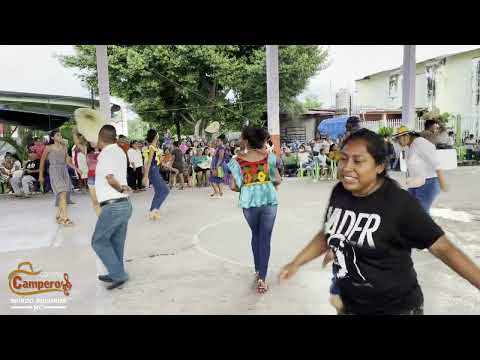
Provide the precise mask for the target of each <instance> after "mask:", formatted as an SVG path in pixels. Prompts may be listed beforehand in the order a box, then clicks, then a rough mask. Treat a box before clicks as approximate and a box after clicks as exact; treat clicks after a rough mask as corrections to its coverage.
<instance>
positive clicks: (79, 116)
mask: <svg viewBox="0 0 480 360" xmlns="http://www.w3.org/2000/svg"><path fill="white" fill-rule="evenodd" d="M74 118H75V122H76V123H77V129H78V132H79V133H80V134H82V135H83V137H84V138H85V139H86V140H87V141H90V142H97V141H98V133H99V132H100V129H101V128H102V127H103V125H106V124H107V120H106V119H105V118H104V117H103V115H102V114H101V113H100V112H98V111H96V110H93V109H87V108H80V109H77V110H75V112H74Z"/></svg>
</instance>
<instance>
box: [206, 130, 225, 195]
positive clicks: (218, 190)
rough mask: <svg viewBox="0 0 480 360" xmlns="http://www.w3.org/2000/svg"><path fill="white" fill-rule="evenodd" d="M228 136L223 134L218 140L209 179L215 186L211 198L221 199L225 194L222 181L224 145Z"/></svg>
mask: <svg viewBox="0 0 480 360" xmlns="http://www.w3.org/2000/svg"><path fill="white" fill-rule="evenodd" d="M226 139H227V138H226V136H225V135H224V134H221V135H220V136H219V137H218V138H217V141H216V145H217V146H216V148H215V153H214V155H213V159H212V166H211V170H210V171H211V175H210V178H209V179H208V180H209V181H210V184H211V185H212V188H213V194H211V195H210V197H211V198H214V199H220V198H221V197H222V196H223V190H222V183H223V177H224V174H225V172H224V157H225V146H224V145H223V144H224V143H225V141H226Z"/></svg>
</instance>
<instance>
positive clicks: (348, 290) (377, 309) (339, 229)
mask: <svg viewBox="0 0 480 360" xmlns="http://www.w3.org/2000/svg"><path fill="white" fill-rule="evenodd" d="M324 231H325V234H326V237H327V241H328V244H329V246H330V247H331V248H332V250H333V252H334V253H335V261H334V264H333V266H334V274H335V277H336V281H337V283H338V286H339V288H340V295H341V298H342V301H343V303H344V305H345V309H346V310H347V311H348V312H352V313H356V314H395V313H400V312H402V311H405V310H409V309H412V308H415V307H417V306H420V305H422V304H423V294H422V291H421V289H420V286H419V284H418V282H417V274H416V272H415V270H414V268H413V262H412V259H411V249H412V248H417V249H425V248H429V247H430V246H431V245H432V244H433V243H434V242H435V241H436V240H437V239H438V238H440V237H441V236H442V235H443V234H444V232H443V230H442V229H441V228H440V227H439V226H438V225H437V224H435V222H434V221H433V220H432V218H431V217H430V216H429V215H428V214H427V213H426V212H425V210H424V209H423V208H422V207H421V206H420V204H419V202H418V201H417V200H416V199H415V198H414V197H412V196H411V195H410V194H409V193H408V192H407V191H405V190H403V189H401V188H400V187H399V186H398V184H397V183H395V181H394V180H391V179H388V178H387V179H385V182H384V184H383V185H382V186H381V187H380V188H379V189H378V190H377V191H375V192H374V193H373V194H370V195H368V196H366V197H356V196H353V195H352V194H351V193H350V192H349V191H347V190H345V189H344V187H343V185H342V183H338V184H337V185H336V186H335V188H334V189H333V191H332V194H331V197H330V202H329V205H328V208H327V213H326V214H325V225H324Z"/></svg>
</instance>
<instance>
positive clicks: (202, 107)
mask: <svg viewBox="0 0 480 360" xmlns="http://www.w3.org/2000/svg"><path fill="white" fill-rule="evenodd" d="M263 101H264V100H250V101H241V102H237V103H235V104H230V105H231V106H235V105H237V104H247V103H249V104H251V103H259V102H263ZM225 106H226V105H224V104H216V105H205V106H189V107H182V108H174V109H158V110H144V111H135V112H137V113H138V114H146V113H154V112H164V111H165V112H169V111H179V110H189V109H211V108H216V107H225Z"/></svg>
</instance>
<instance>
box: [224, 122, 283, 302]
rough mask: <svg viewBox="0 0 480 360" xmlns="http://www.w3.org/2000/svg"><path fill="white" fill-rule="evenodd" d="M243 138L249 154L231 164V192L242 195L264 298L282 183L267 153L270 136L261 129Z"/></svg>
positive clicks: (272, 157) (253, 129)
mask: <svg viewBox="0 0 480 360" xmlns="http://www.w3.org/2000/svg"><path fill="white" fill-rule="evenodd" d="M241 136H242V139H243V140H244V141H245V144H246V146H247V149H248V151H247V153H245V154H241V153H240V154H238V156H237V157H236V158H235V159H232V160H231V161H230V162H229V163H228V168H229V170H230V172H231V174H232V177H231V180H230V188H231V189H232V190H233V191H236V192H239V193H240V196H239V203H240V207H241V208H242V209H243V215H244V216H245V219H246V220H247V223H248V225H249V227H250V230H251V232H252V252H253V260H254V265H255V286H256V290H257V292H258V293H259V294H263V293H265V292H266V291H268V285H267V283H266V278H267V270H268V262H269V259H270V243H271V239H272V231H273V226H274V224H275V218H276V216H277V205H278V200H277V191H276V188H277V187H278V186H279V185H280V183H281V182H282V179H281V177H280V174H279V173H278V170H277V167H276V164H277V159H276V157H275V155H274V154H273V153H269V152H268V151H267V150H266V149H265V143H266V141H267V137H268V132H267V131H266V130H265V129H263V128H260V127H247V128H245V129H244V130H243V131H242V135H241Z"/></svg>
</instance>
